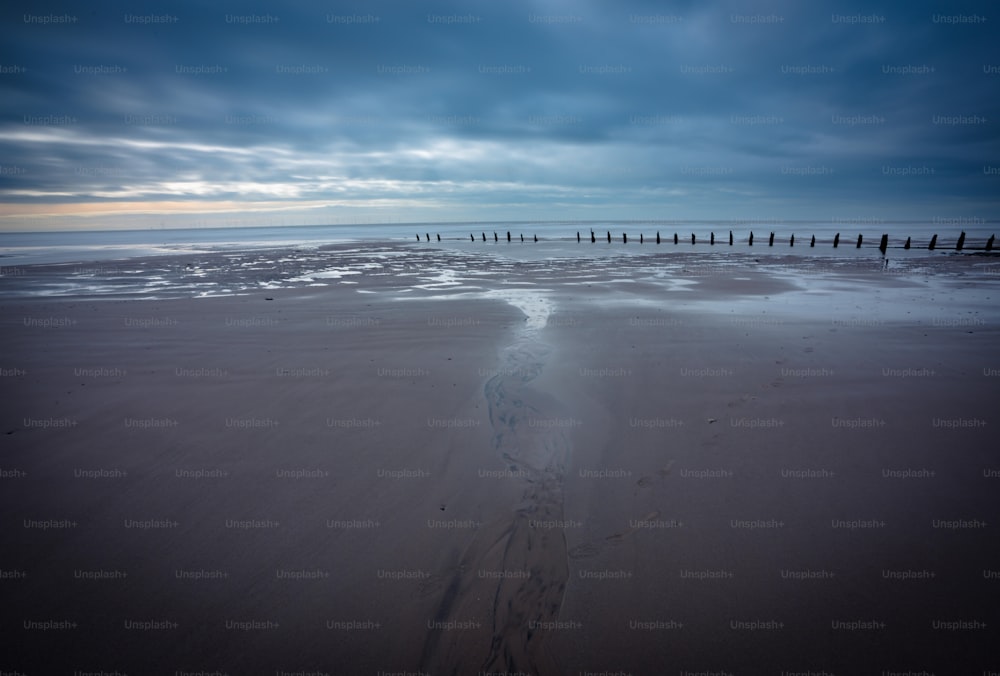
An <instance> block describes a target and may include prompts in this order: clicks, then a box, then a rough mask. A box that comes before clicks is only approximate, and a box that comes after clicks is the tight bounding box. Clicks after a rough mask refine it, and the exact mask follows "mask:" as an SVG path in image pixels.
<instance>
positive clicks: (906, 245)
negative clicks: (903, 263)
mask: <svg viewBox="0 0 1000 676" xmlns="http://www.w3.org/2000/svg"><path fill="white" fill-rule="evenodd" d="M903 248H904V249H909V248H910V238H909V237H907V238H906V244H904V245H903Z"/></svg>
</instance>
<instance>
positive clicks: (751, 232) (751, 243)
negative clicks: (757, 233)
mask: <svg viewBox="0 0 1000 676" xmlns="http://www.w3.org/2000/svg"><path fill="white" fill-rule="evenodd" d="M750 246H753V230H751V231H750Z"/></svg>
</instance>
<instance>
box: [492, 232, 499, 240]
mask: <svg viewBox="0 0 1000 676" xmlns="http://www.w3.org/2000/svg"><path fill="white" fill-rule="evenodd" d="M493 241H494V242H499V241H500V238H499V237H497V231H496V230H494V231H493Z"/></svg>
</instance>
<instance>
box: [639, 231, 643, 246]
mask: <svg viewBox="0 0 1000 676" xmlns="http://www.w3.org/2000/svg"><path fill="white" fill-rule="evenodd" d="M642 243H643V239H642V233H641V232H640V233H639V244H642Z"/></svg>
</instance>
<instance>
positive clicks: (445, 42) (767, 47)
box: [0, 1, 1000, 217]
mask: <svg viewBox="0 0 1000 676" xmlns="http://www.w3.org/2000/svg"><path fill="white" fill-rule="evenodd" d="M165 7H169V8H168V9H167V8H165ZM976 17H986V19H987V20H986V22H981V21H978V20H977V19H976ZM73 19H75V22H74V21H73ZM995 21H1000V19H998V17H997V16H995V15H994V14H993V13H992V8H991V6H990V5H988V4H985V3H983V4H976V3H968V4H963V5H961V6H957V7H956V6H949V7H948V8H947V9H942V6H941V5H939V4H936V3H905V4H904V3H897V4H894V5H885V4H881V5H878V6H868V7H864V6H860V7H859V6H855V9H852V10H844V9H842V8H838V7H837V6H836V5H835V4H827V3H819V4H815V3H811V4H809V5H805V4H804V3H791V2H789V3H771V4H770V5H769V6H768V8H767V9H766V10H765V11H757V10H755V11H752V12H751V11H747V10H746V9H745V6H744V5H743V4H742V3H736V2H731V3H730V2H718V1H717V2H708V3H675V4H673V5H664V4H662V3H631V4H627V5H624V4H616V3H603V2H600V3H599V2H591V3H548V4H544V5H543V4H540V3H524V2H514V3H505V4H499V3H475V4H469V3H463V4H459V3H435V4H434V7H433V9H430V10H428V9H427V7H426V6H424V5H423V4H418V3H409V2H405V3H404V2H382V3H379V2H367V3H361V4H358V5H351V6H344V5H341V6H337V5H309V4H306V3H293V4H280V5H279V4H275V5H272V6H269V5H263V4H261V5H257V6H256V7H255V8H254V9H252V10H248V9H246V7H243V6H240V7H237V6H236V5H235V4H233V5H230V6H227V5H226V4H219V5H216V4H215V3H212V4H210V5H207V6H203V5H198V4H195V3H181V4H176V3H170V4H169V5H168V6H160V5H147V6H145V7H142V6H141V5H135V4H131V3H120V4H118V5H117V6H115V5H113V4H102V5H101V7H100V8H95V9H93V10H92V9H90V8H81V7H72V6H67V8H66V9H59V8H56V7H55V6H50V7H49V8H46V9H45V10H44V11H39V10H37V9H34V8H29V7H28V6H27V5H26V6H25V7H22V8H9V9H7V10H5V16H4V22H3V26H2V28H0V65H2V66H3V67H4V69H5V71H4V73H3V74H0V90H2V93H0V100H2V103H0V165H4V166H6V167H13V168H15V169H17V170H18V171H7V172H5V174H4V175H3V176H0V195H2V197H0V199H2V200H3V201H7V202H37V201H52V202H58V201H80V200H84V201H86V200H95V199H96V200H100V199H125V200H157V199H164V198H169V199H186V200H200V199H264V198H267V199H273V198H278V199H310V200H323V199H341V200H351V199H360V200H363V199H371V198H375V197H378V198H387V199H391V198H392V197H393V196H398V197H405V198H407V199H424V200H428V202H429V203H430V202H431V201H435V200H437V201H438V202H440V203H448V204H450V205H452V206H453V207H457V206H461V207H462V208H464V209H466V211H467V212H468V214H469V217H473V216H474V215H475V210H476V206H477V204H479V203H484V202H490V203H500V204H502V203H503V202H505V201H509V202H511V203H514V202H517V203H521V202H528V203H535V204H544V203H546V202H547V201H551V200H555V199H558V200H559V201H560V203H570V204H572V203H573V202H574V201H578V202H580V203H581V204H588V203H605V204H609V205H614V204H617V205H619V206H621V207H622V208H623V209H625V210H627V209H629V208H632V207H634V206H635V205H641V207H642V208H645V209H659V208H662V209H675V210H679V211H682V212H683V211H684V210H685V209H687V210H689V211H697V210H699V209H703V208H708V207H711V206H713V205H714V206H715V207H716V208H718V209H720V210H728V211H730V212H732V211H734V210H739V209H753V208H758V209H767V210H768V213H771V214H776V215H780V214H778V212H779V211H780V209H781V204H782V203H783V202H784V203H785V204H786V205H788V208H793V206H792V205H796V204H798V205H800V206H802V207H805V206H807V205H814V206H815V205H818V204H821V203H822V204H826V205H827V209H829V208H831V207H832V205H838V204H840V205H842V204H844V203H845V202H846V203H849V204H853V205H856V207H855V208H857V209H861V210H864V209H872V210H873V209H886V208H899V205H907V204H909V203H922V204H927V203H936V204H942V205H950V206H948V207H947V208H950V209H952V210H954V209H959V208H965V209H968V208H971V209H973V210H974V211H975V212H976V213H977V214H979V215H985V216H995V215H996V214H995V207H996V195H997V194H1000V190H997V187H998V183H1000V179H997V177H996V176H991V175H989V173H988V171H987V169H988V168H989V167H991V166H997V165H1000V152H998V151H1000V143H998V138H997V124H996V120H997V119H1000V118H998V117H997V115H998V113H1000V111H998V101H1000V97H998V95H997V94H998V93H1000V92H998V90H1000V73H998V72H996V70H997V67H998V66H1000V49H998V47H997V46H996V45H997V44H998V43H1000V40H997V37H998V34H997V30H996V29H995V28H994V22H995ZM991 69H992V70H991ZM754 205H757V206H756V207H755V206H754ZM795 208H798V207H795ZM642 215H644V216H648V215H649V211H648V210H647V211H644V212H643V214H642ZM664 215H665V216H668V215H670V214H664ZM689 215H690V214H689ZM705 215H706V216H709V217H711V216H713V215H714V214H711V213H707V214H705ZM719 215H720V216H721V215H724V214H719ZM796 215H799V216H801V215H802V214H801V213H800V214H796ZM559 216H560V214H553V217H559ZM623 216H626V217H627V216H628V214H623Z"/></svg>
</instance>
